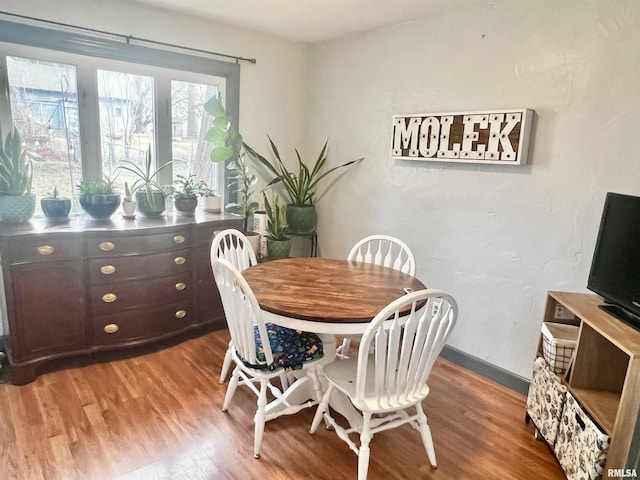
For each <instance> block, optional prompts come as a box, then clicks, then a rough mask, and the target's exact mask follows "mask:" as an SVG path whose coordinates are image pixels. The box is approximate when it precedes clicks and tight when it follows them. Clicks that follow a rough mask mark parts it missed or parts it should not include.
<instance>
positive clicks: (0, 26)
mask: <svg viewBox="0 0 640 480" xmlns="http://www.w3.org/2000/svg"><path fill="white" fill-rule="evenodd" d="M3 43H4V44H7V45H9V46H8V47H7V46H4V47H3V45H2V44H3ZM11 44H13V45H16V46H19V47H16V48H15V49H14V48H11ZM25 47H27V48H25ZM28 47H34V48H28ZM36 49H38V50H40V49H42V50H43V51H46V52H49V53H50V54H51V57H46V58H40V59H42V60H51V61H60V62H63V63H73V64H76V65H77V79H78V80H77V81H78V95H79V99H80V98H82V97H83V96H84V99H85V101H79V112H78V114H79V116H80V119H81V123H82V124H83V126H84V127H83V130H82V131H81V132H80V134H81V145H82V156H83V165H82V167H83V177H84V178H99V177H101V176H102V171H101V168H102V167H101V162H95V161H93V162H92V161H90V160H89V159H96V158H101V153H100V128H99V118H98V115H97V112H98V107H97V104H98V97H97V78H92V77H91V74H88V70H89V69H82V68H81V65H80V64H78V63H77V62H73V60H72V57H73V56H74V55H79V56H82V57H85V58H86V60H87V63H89V64H92V63H95V64H96V65H95V66H93V67H92V68H91V70H93V69H94V68H97V69H105V68H109V66H108V65H109V63H108V62H104V60H111V61H113V66H114V67H115V68H120V67H122V66H123V65H124V64H128V65H129V66H130V67H131V69H132V70H134V71H140V70H142V71H144V70H146V68H145V67H153V68H159V69H161V70H162V69H170V70H174V71H185V72H189V73H191V74H203V75H205V76H208V77H211V76H213V77H219V78H222V79H224V85H221V88H222V91H223V92H224V93H223V95H224V96H223V98H224V103H225V108H226V110H227V112H228V113H229V115H230V116H231V117H233V118H234V119H236V121H239V105H240V65H239V64H238V62H237V61H236V62H235V63H234V62H231V61H226V60H217V59H215V58H209V57H207V56H204V55H195V54H191V53H184V52H178V51H174V50H171V49H168V48H154V47H149V46H145V45H138V44H136V43H132V42H124V41H118V40H114V39H112V38H107V36H106V35H105V36H100V35H87V34H82V33H77V32H72V31H65V30H59V29H52V28H44V27H41V26H36V25H30V24H23V23H17V22H11V21H6V20H0V52H2V62H0V94H1V95H0V128H1V129H2V131H3V132H6V131H8V130H9V129H10V128H11V124H12V119H11V109H10V105H9V85H8V81H7V70H6V55H15V56H23V57H29V56H31V57H33V56H34V54H32V55H29V53H30V52H35V51H36ZM65 53H67V54H71V55H64V54H65ZM92 57H93V58H94V59H95V60H94V61H92ZM82 63H83V64H84V61H83V62H82ZM184 79H187V80H190V79H189V78H188V77H185V78H174V80H184ZM161 88H162V87H161ZM81 91H82V93H81ZM170 98H171V92H170V88H169V91H168V92H167V91H166V89H164V90H160V91H158V90H157V91H156V94H155V102H156V104H155V111H156V118H157V117H158V115H163V114H164V115H169V116H170V109H171V106H170V104H169V105H163V103H164V101H165V99H169V100H168V101H170ZM83 103H84V105H83ZM87 103H91V105H87ZM163 123H164V122H159V125H162V124H163ZM169 125H170V122H169ZM165 130H166V129H163V128H156V129H154V140H155V148H156V162H157V164H158V166H160V165H163V164H164V163H167V162H168V161H170V160H171V158H172V155H171V139H172V136H171V131H170V130H169V132H165ZM165 170H166V173H165V172H162V173H164V175H165V177H163V178H160V180H161V182H163V183H171V176H170V175H171V172H170V171H169V170H170V169H165ZM225 170H226V169H225V168H224V166H221V170H220V179H221V182H222V183H223V184H222V185H218V187H219V188H221V189H222V190H223V191H224V197H225V198H227V199H228V200H227V201H233V199H232V198H230V197H229V193H230V192H229V191H228V189H227V186H226V182H224V180H223V178H224V173H225Z"/></svg>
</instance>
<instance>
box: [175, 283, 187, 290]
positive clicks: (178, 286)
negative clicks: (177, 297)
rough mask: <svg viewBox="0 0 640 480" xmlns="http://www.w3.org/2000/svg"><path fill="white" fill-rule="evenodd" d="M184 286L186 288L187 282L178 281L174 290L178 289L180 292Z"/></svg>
mask: <svg viewBox="0 0 640 480" xmlns="http://www.w3.org/2000/svg"><path fill="white" fill-rule="evenodd" d="M185 288H187V284H186V283H184V282H178V283H176V290H178V291H180V292H181V291H182V290H184V289H185Z"/></svg>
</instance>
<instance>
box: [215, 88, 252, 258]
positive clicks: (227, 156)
mask: <svg viewBox="0 0 640 480" xmlns="http://www.w3.org/2000/svg"><path fill="white" fill-rule="evenodd" d="M204 109H205V111H206V112H208V113H209V114H210V115H212V116H213V117H214V121H213V125H212V127H211V128H210V129H209V130H208V131H207V134H206V135H205V139H206V140H208V141H210V142H212V143H213V145H214V149H213V150H212V151H211V161H213V162H225V161H229V163H228V164H227V167H226V168H227V180H228V181H227V186H228V188H229V193H230V194H233V196H234V197H235V201H231V202H229V203H227V204H226V205H225V210H226V211H228V212H229V213H233V214H236V215H241V216H242V218H243V222H242V232H243V233H244V234H245V236H246V237H247V238H248V239H249V241H250V242H251V245H252V246H253V248H254V250H255V251H256V252H258V251H259V246H260V234H259V233H256V232H254V231H253V229H250V228H249V217H250V216H251V215H252V214H253V212H255V211H256V210H257V209H258V203H257V202H252V201H251V195H253V187H254V186H255V185H256V183H257V182H258V178H257V177H256V176H255V175H253V174H251V173H250V171H249V168H248V167H247V165H246V163H245V154H244V152H243V151H242V147H243V145H244V143H243V141H242V135H240V133H238V132H236V131H235V130H234V128H233V123H232V122H231V118H230V117H228V116H227V113H226V111H225V109H224V106H223V105H222V101H221V100H220V97H212V98H211V99H209V100H208V101H207V103H205V105H204Z"/></svg>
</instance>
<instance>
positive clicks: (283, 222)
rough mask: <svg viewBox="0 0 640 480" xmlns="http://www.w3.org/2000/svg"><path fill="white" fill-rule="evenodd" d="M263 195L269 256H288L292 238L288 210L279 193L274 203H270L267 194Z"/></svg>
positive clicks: (275, 257) (277, 257) (275, 258)
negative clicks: (288, 230)
mask: <svg viewBox="0 0 640 480" xmlns="http://www.w3.org/2000/svg"><path fill="white" fill-rule="evenodd" d="M262 195H263V197H264V208H265V211H266V212H267V256H268V257H269V258H270V259H271V260H277V259H279V258H287V257H288V256H289V252H290V251H291V238H290V237H289V235H288V234H287V216H286V211H285V210H284V209H283V208H282V206H281V205H280V201H279V198H278V196H277V195H276V196H275V197H274V199H273V203H269V199H268V198H267V195H266V194H264V193H263V194H262Z"/></svg>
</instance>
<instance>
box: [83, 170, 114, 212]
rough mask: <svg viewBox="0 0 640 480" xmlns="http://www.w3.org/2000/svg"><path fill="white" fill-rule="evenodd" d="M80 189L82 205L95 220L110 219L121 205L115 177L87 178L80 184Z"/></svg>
mask: <svg viewBox="0 0 640 480" xmlns="http://www.w3.org/2000/svg"><path fill="white" fill-rule="evenodd" d="M78 190H80V206H81V207H82V209H83V210H84V211H85V212H87V213H88V214H89V216H90V217H91V218H93V219H94V220H108V219H109V218H110V217H111V215H113V214H114V212H115V211H116V210H117V209H118V207H119V206H120V194H119V193H117V192H116V187H115V179H109V178H106V179H101V178H99V179H96V180H87V179H85V180H82V181H81V182H80V184H79V185H78Z"/></svg>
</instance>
